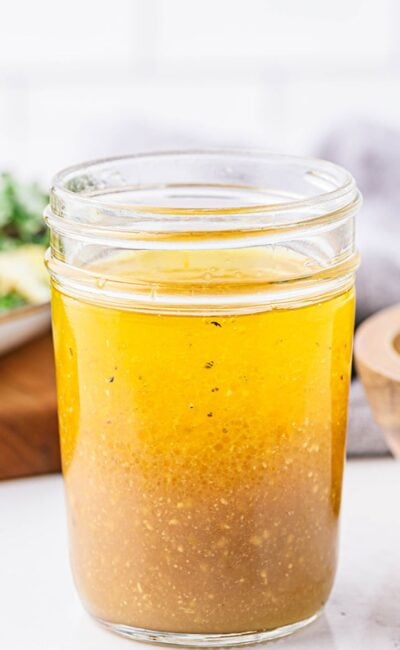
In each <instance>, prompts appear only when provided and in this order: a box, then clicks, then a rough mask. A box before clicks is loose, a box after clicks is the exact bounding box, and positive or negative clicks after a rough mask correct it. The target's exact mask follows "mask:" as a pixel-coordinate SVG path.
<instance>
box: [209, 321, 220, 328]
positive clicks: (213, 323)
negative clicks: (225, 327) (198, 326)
mask: <svg viewBox="0 0 400 650" xmlns="http://www.w3.org/2000/svg"><path fill="white" fill-rule="evenodd" d="M211 325H215V327H222V325H221V323H218V321H216V320H212V321H211Z"/></svg>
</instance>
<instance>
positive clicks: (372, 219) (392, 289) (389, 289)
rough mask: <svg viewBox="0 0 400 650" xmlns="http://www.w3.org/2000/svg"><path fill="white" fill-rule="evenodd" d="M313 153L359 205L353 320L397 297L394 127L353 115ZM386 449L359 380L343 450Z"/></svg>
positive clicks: (399, 233) (399, 160) (399, 147)
mask: <svg viewBox="0 0 400 650" xmlns="http://www.w3.org/2000/svg"><path fill="white" fill-rule="evenodd" d="M316 154H317V155H318V156H320V157H321V158H326V159H328V160H333V161H334V162H337V163H339V164H340V165H343V167H346V169H349V170H350V171H351V172H352V174H353V175H354V177H355V178H356V180H357V184H358V186H359V188H360V189H361V192H362V194H363V197H364V205H363V207H362V209H361V212H360V215H359V217H358V219H357V228H356V232H357V236H356V241H357V248H358V250H359V251H360V254H361V266H360V268H359V270H358V272H357V281H356V288H357V316H356V321H357V324H359V323H361V322H362V321H363V320H364V319H365V318H368V316H371V315H372V314H374V313H375V312H376V311H378V310H379V309H383V308H384V307H388V306H389V305H393V304H395V303H397V302H400V254H399V248H400V216H399V207H398V206H399V204H400V184H399V172H398V170H399V168H400V132H399V131H396V130H392V129H389V128H387V127H386V126H384V125H382V124H378V123H369V122H363V121H362V120H358V121H356V122H351V121H350V122H347V123H344V124H342V125H339V126H338V127H337V128H335V129H333V131H332V132H331V133H330V134H329V135H328V136H327V137H326V138H325V139H324V141H323V142H322V143H321V145H320V147H319V148H318V150H317V152H316ZM382 453H388V449H387V446H386V444H385V441H384V437H383V434H382V432H381V431H380V429H379V428H378V426H377V425H376V424H375V422H374V420H373V418H372V414H371V411H370V408H369V405H368V402H367V399H366V396H365V394H364V391H363V388H362V386H361V385H360V382H359V381H357V380H356V381H353V383H352V387H351V393H350V412H349V432H348V454H349V455H379V454H382Z"/></svg>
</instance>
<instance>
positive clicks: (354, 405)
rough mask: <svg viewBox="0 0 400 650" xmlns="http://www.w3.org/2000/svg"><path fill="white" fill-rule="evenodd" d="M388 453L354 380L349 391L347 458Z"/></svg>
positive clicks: (363, 395) (366, 403)
mask: <svg viewBox="0 0 400 650" xmlns="http://www.w3.org/2000/svg"><path fill="white" fill-rule="evenodd" d="M388 453H390V452H389V450H388V447H387V445H386V442H385V439H384V436H383V433H382V431H381V430H380V429H379V427H378V425H377V424H375V421H374V419H373V417H372V414H371V410H370V408H369V404H368V402H367V399H366V397H365V393H364V389H363V387H362V385H361V382H360V381H359V380H358V379H355V380H354V381H353V382H352V384H351V389H350V408H349V425H348V434H347V455H348V456H368V455H371V456H372V455H373V456H380V455H384V454H388Z"/></svg>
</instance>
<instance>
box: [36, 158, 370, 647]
mask: <svg viewBox="0 0 400 650" xmlns="http://www.w3.org/2000/svg"><path fill="white" fill-rule="evenodd" d="M359 205H360V194H359V192H358V191H357V189H356V186H355V183H354V180H353V178H352V177H351V175H350V174H349V173H347V172H346V171H345V170H343V169H342V168H340V167H338V166H336V165H333V164H331V163H328V162H324V161H320V160H311V159H300V158H294V157H286V156H274V155H269V154H264V153H261V152H247V151H239V152H237V151H227V152H223V151H222V152H220V151H215V152H201V151H200V152H197V151H194V152H181V153H164V154H149V155H141V156H131V157H126V158H119V159H110V160H103V161H96V162H92V163H88V164H85V165H82V166H79V167H74V168H70V169H67V170H66V171H64V172H61V173H60V174H59V175H58V176H57V177H56V178H55V180H54V185H53V187H52V190H51V200H50V207H49V208H48V210H47V220H48V223H49V226H50V228H51V249H50V252H49V254H48V259H47V261H48V267H49V271H50V274H51V278H52V285H53V299H52V309H53V324H54V342H55V354H56V364H57V384H58V404H59V421H60V434H61V447H62V460H63V471H64V477H65V486H66V495H67V506H68V518H69V531H70V543H71V557H72V566H73V572H74V576H75V581H76V584H77V588H78V591H79V593H80V595H81V598H82V600H83V603H84V605H85V607H86V608H87V609H88V611H89V612H90V613H91V615H92V616H93V617H95V619H97V620H98V621H99V622H100V623H102V624H103V625H105V626H107V627H109V628H111V629H112V630H114V631H116V632H119V633H121V634H125V635H127V636H130V637H133V638H134V639H138V640H150V641H158V642H164V643H174V644H183V645H185V646H208V647H210V646H221V645H235V644H236V645H240V644H243V643H249V642H252V641H262V640H266V639H272V638H276V637H279V636H283V635H286V634H288V633H291V632H293V631H295V630H297V629H299V628H300V627H302V626H304V625H306V624H307V623H309V622H311V621H313V620H314V619H315V618H316V616H317V615H318V613H319V612H320V611H321V608H322V607H323V605H324V603H325V601H326V600H327V598H328V595H329V592H330V590H331V586H332V582H333V578H334V574H335V566H336V557H337V533H338V517H339V510H340V499H341V484H342V473H343V462H344V453H345V433H346V418H347V402H348V389H349V381H350V365H351V351H352V334H353V320H354V272H355V268H356V266H357V255H356V254H355V249H354V217H355V214H356V212H357V210H358V208H359Z"/></svg>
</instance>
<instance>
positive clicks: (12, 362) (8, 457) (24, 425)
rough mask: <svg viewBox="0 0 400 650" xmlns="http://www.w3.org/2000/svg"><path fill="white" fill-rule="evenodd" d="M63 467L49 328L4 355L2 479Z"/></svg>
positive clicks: (0, 370)
mask: <svg viewBox="0 0 400 650" xmlns="http://www.w3.org/2000/svg"><path fill="white" fill-rule="evenodd" d="M59 470H60V451H59V442H58V425H57V409H56V389H55V374H54V360H53V345H52V340H51V334H50V333H47V334H45V335H42V336H40V337H39V338H36V339H34V340H33V341H30V342H29V343H27V344H26V345H24V346H22V347H20V348H18V349H17V350H15V351H14V352H10V353H9V354H7V355H6V356H3V357H0V479H6V478H7V479H8V478H16V477H19V476H31V475H34V474H47V473H49V472H57V471H59Z"/></svg>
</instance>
